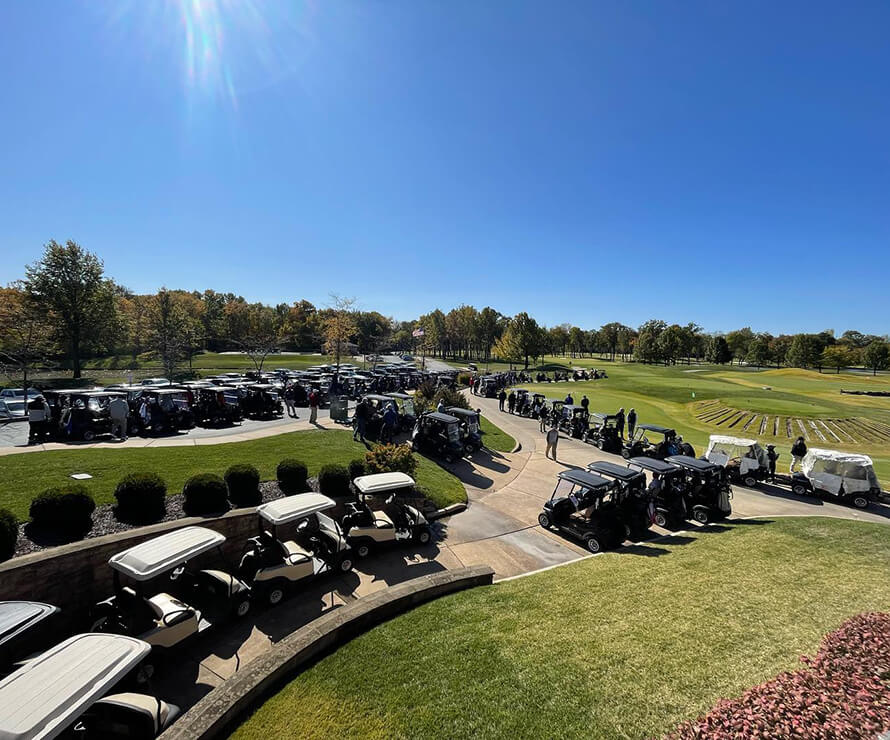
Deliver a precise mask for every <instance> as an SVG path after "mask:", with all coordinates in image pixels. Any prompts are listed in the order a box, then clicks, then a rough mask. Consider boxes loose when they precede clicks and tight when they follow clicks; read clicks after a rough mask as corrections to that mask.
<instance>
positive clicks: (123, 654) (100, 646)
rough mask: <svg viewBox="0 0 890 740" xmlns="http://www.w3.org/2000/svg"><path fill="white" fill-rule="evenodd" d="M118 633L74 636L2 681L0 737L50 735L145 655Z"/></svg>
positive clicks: (142, 645) (23, 739) (19, 739)
mask: <svg viewBox="0 0 890 740" xmlns="http://www.w3.org/2000/svg"><path fill="white" fill-rule="evenodd" d="M150 650H151V646H150V645H149V644H148V643H146V642H143V641H142V640H137V639H135V638H132V637H123V636H122V635H98V634H85V635H75V636H74V637H70V638H68V639H67V640H65V641H64V642H61V643H59V644H58V645H56V646H55V647H54V648H50V649H49V650H47V651H46V652H45V653H43V654H42V655H40V656H39V657H37V658H35V659H34V660H32V661H29V662H28V663H26V664H25V665H24V666H22V667H21V668H19V669H18V670H17V671H16V672H15V673H12V674H10V675H9V676H7V677H6V678H4V679H3V680H2V681H0V740H36V739H37V738H53V737H55V736H56V735H58V734H59V733H60V732H62V731H63V730H64V729H65V728H66V727H68V725H70V724H71V723H72V722H73V721H74V720H76V719H77V718H78V717H79V716H80V715H81V714H83V712H84V711H85V710H87V709H88V708H89V707H90V705H91V704H93V703H94V702H95V701H96V700H98V699H100V698H102V696H104V695H105V694H106V693H108V692H109V691H110V690H111V689H112V688H113V687H114V686H115V684H117V682H118V681H120V679H122V678H123V677H124V676H126V675H127V674H128V673H129V672H130V671H131V670H133V669H134V668H135V667H136V666H137V665H139V662H140V661H141V660H142V659H143V658H144V657H145V656H146V655H148V653H149V651H150Z"/></svg>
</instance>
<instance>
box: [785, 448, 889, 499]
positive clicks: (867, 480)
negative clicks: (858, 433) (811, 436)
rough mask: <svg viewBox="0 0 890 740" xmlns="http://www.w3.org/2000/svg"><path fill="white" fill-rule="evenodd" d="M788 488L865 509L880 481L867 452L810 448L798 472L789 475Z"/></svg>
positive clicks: (876, 491)
mask: <svg viewBox="0 0 890 740" xmlns="http://www.w3.org/2000/svg"><path fill="white" fill-rule="evenodd" d="M791 490H792V491H793V492H794V493H796V494H797V495H798V496H805V495H807V494H812V495H815V496H821V497H824V498H830V499H834V500H837V501H840V502H841V503H844V504H850V505H852V506H855V507H856V508H857V509H865V508H868V504H869V501H872V500H875V499H876V498H877V496H878V495H879V494H880V493H881V484H880V483H879V482H878V477H877V476H876V475H875V469H874V465H873V464H872V460H871V458H870V457H869V456H868V455H859V454H856V453H852V452H837V451H835V450H821V449H817V448H810V449H809V450H808V451H807V454H806V455H805V456H804V459H803V464H802V465H801V471H800V472H797V473H794V475H793V476H792V477H791Z"/></svg>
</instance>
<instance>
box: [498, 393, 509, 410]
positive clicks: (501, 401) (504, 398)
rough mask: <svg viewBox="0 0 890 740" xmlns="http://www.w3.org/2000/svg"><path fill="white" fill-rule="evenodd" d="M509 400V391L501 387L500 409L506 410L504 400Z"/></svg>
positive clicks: (499, 396) (499, 395)
mask: <svg viewBox="0 0 890 740" xmlns="http://www.w3.org/2000/svg"><path fill="white" fill-rule="evenodd" d="M506 400H507V391H505V390H504V389H503V388H501V392H500V393H498V411H503V410H504V401H506Z"/></svg>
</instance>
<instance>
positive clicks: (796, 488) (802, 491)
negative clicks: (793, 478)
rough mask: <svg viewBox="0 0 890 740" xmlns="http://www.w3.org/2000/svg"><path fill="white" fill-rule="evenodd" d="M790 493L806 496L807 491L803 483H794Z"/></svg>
mask: <svg viewBox="0 0 890 740" xmlns="http://www.w3.org/2000/svg"><path fill="white" fill-rule="evenodd" d="M791 493H793V494H795V495H797V496H806V495H807V494H808V493H809V491H808V490H807V487H806V486H805V485H804V484H803V483H795V484H794V485H793V486H791Z"/></svg>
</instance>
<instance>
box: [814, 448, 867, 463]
mask: <svg viewBox="0 0 890 740" xmlns="http://www.w3.org/2000/svg"><path fill="white" fill-rule="evenodd" d="M807 457H811V458H813V459H821V460H834V461H835V462H842V463H850V464H852V465H859V466H861V467H872V466H873V465H874V463H873V462H872V459H871V458H870V457H869V456H868V455H860V454H858V453H856V452H838V451H837V450H823V449H820V448H818V447H810V449H809V450H808V451H807Z"/></svg>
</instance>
